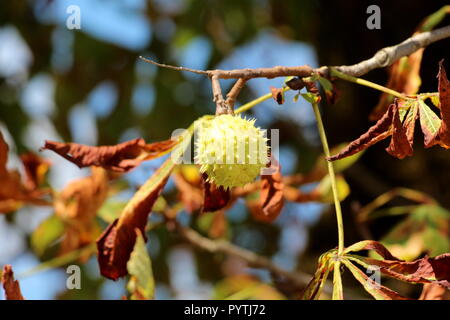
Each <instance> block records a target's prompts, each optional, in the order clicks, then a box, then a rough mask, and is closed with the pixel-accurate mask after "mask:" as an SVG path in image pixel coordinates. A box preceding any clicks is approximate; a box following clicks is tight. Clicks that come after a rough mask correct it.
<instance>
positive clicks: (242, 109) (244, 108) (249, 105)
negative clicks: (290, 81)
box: [234, 87, 290, 114]
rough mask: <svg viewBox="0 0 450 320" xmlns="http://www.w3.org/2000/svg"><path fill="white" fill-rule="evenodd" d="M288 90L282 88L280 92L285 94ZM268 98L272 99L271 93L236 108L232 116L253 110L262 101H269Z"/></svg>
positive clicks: (287, 88)
mask: <svg viewBox="0 0 450 320" xmlns="http://www.w3.org/2000/svg"><path fill="white" fill-rule="evenodd" d="M288 90H290V88H289V87H283V89H282V92H283V93H284V92H286V91H288ZM270 98H272V93H268V94H265V95H263V96H261V97H259V98H256V99H255V100H252V101H250V102H248V103H246V104H244V105H242V106H240V107H239V108H237V109H236V110H235V111H234V114H238V113H242V112H245V111H247V110H249V109H251V108H253V107H254V106H256V105H257V104H260V103H261V102H264V101H266V100H269V99H270Z"/></svg>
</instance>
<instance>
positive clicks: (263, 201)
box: [250, 156, 284, 222]
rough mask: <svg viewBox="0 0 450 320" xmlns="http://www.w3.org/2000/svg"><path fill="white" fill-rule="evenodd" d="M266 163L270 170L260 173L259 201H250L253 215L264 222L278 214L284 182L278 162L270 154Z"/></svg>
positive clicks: (269, 220) (281, 206)
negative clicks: (268, 161) (268, 172)
mask: <svg viewBox="0 0 450 320" xmlns="http://www.w3.org/2000/svg"><path fill="white" fill-rule="evenodd" d="M268 165H269V170H271V171H272V172H271V173H270V174H264V175H261V190H260V192H259V202H256V201H254V202H250V209H251V213H252V215H253V217H254V218H255V219H256V220H260V221H264V222H272V221H273V220H275V219H276V218H277V217H278V216H279V215H280V213H281V209H282V208H283V205H284V183H283V179H282V176H281V167H280V164H279V163H278V161H277V160H276V159H275V158H274V157H273V156H272V157H271V161H270V163H269V164H268Z"/></svg>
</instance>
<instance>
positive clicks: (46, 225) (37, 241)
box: [31, 215, 64, 256]
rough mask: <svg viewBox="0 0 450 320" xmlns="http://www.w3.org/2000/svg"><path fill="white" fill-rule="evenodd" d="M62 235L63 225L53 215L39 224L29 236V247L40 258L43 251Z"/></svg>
mask: <svg viewBox="0 0 450 320" xmlns="http://www.w3.org/2000/svg"><path fill="white" fill-rule="evenodd" d="M63 233H64V223H63V222H62V221H61V219H60V218H58V217H57V216H55V215H51V216H50V217H48V218H47V219H45V220H44V221H42V222H41V224H40V225H39V226H38V227H37V228H36V229H35V230H34V231H33V233H32V235H31V247H32V248H33V251H34V252H35V253H36V254H37V255H38V256H41V255H42V254H44V252H45V250H46V249H47V248H48V247H49V246H50V245H51V244H52V243H53V242H55V241H56V240H57V239H58V238H60V237H61V236H62V234H63Z"/></svg>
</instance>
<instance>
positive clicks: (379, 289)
mask: <svg viewBox="0 0 450 320" xmlns="http://www.w3.org/2000/svg"><path fill="white" fill-rule="evenodd" d="M342 263H343V264H344V265H345V266H346V267H347V268H348V269H349V270H350V272H351V273H352V275H353V276H354V277H355V279H356V280H358V281H359V283H360V284H361V285H362V286H363V287H364V289H365V290H366V291H367V292H368V293H370V295H372V296H373V297H374V298H375V299H377V300H409V299H408V298H405V297H403V296H401V295H400V294H399V293H397V292H395V291H394V290H391V289H389V288H387V287H385V286H382V285H380V284H377V283H375V282H374V280H373V279H371V278H369V277H368V276H367V275H366V274H365V273H364V272H362V271H361V270H360V269H359V268H357V267H356V266H355V265H353V264H352V263H351V262H350V261H348V260H347V259H343V260H342Z"/></svg>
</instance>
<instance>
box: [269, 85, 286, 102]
mask: <svg viewBox="0 0 450 320" xmlns="http://www.w3.org/2000/svg"><path fill="white" fill-rule="evenodd" d="M270 92H272V98H273V100H275V101H276V102H277V103H278V104H283V103H284V92H283V88H275V87H272V86H271V87H270Z"/></svg>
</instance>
